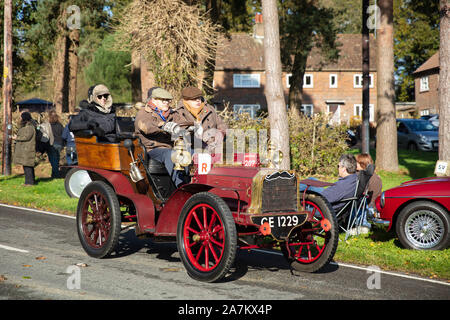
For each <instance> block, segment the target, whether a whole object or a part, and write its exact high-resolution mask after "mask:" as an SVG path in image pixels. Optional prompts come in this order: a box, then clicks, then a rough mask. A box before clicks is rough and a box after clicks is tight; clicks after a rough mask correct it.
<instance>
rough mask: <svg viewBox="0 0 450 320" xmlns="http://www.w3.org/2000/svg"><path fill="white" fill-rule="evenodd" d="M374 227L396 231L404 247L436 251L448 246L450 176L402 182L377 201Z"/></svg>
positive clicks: (449, 243) (449, 238) (449, 237)
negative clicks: (383, 227)
mask: <svg viewBox="0 0 450 320" xmlns="http://www.w3.org/2000/svg"><path fill="white" fill-rule="evenodd" d="M376 207H377V211H378V212H376V213H375V216H374V217H373V222H374V223H375V224H381V225H384V226H386V227H387V229H388V230H390V229H391V228H393V227H394V228H395V231H396V233H397V236H398V239H399V240H400V242H401V243H402V245H403V246H404V247H405V248H409V249H418V250H439V249H445V248H447V247H448V246H449V245H450V234H449V226H450V177H429V178H423V179H417V180H412V181H408V182H404V183H402V184H401V185H400V186H398V187H395V188H392V189H389V190H386V191H384V192H383V193H382V194H381V196H380V197H378V198H377V200H376Z"/></svg>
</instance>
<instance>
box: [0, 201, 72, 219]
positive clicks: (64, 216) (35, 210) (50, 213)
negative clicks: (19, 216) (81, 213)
mask: <svg viewBox="0 0 450 320" xmlns="http://www.w3.org/2000/svg"><path fill="white" fill-rule="evenodd" d="M0 206H1V207H6V208H12V209H21V210H25V211H32V212H38V213H43V214H48V215H51V216H57V217H63V218H69V219H76V217H72V216H68V215H66V214H61V213H55V212H49V211H43V210H38V209H33V208H26V207H18V206H11V205H9V204H3V203H0Z"/></svg>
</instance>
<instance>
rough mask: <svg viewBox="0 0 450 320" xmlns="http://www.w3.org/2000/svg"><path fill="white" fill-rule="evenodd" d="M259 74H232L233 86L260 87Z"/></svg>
mask: <svg viewBox="0 0 450 320" xmlns="http://www.w3.org/2000/svg"><path fill="white" fill-rule="evenodd" d="M260 87H261V74H259V73H235V74H233V88H260Z"/></svg>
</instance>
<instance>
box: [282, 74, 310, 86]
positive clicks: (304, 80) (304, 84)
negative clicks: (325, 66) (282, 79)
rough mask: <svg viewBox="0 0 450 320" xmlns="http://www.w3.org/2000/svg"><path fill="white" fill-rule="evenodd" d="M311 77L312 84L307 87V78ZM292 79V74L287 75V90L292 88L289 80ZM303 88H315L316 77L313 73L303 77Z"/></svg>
mask: <svg viewBox="0 0 450 320" xmlns="http://www.w3.org/2000/svg"><path fill="white" fill-rule="evenodd" d="M307 76H308V77H311V84H310V85H306V77H307ZM291 77H292V73H288V74H286V88H290V87H291V84H290V83H289V79H290V78H291ZM303 88H314V75H313V74H312V73H305V74H304V75H303Z"/></svg>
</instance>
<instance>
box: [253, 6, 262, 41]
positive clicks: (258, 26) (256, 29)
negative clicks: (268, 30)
mask: <svg viewBox="0 0 450 320" xmlns="http://www.w3.org/2000/svg"><path fill="white" fill-rule="evenodd" d="M253 38H255V39H264V24H263V16H262V14H261V13H259V12H257V13H256V14H255V25H254V26H253Z"/></svg>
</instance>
